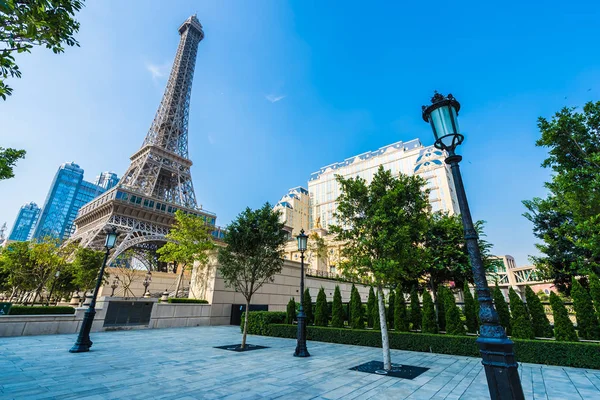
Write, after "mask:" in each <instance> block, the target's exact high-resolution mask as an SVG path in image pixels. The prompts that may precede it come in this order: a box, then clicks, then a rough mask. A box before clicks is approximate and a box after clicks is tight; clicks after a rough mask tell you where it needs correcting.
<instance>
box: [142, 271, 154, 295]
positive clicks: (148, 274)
mask: <svg viewBox="0 0 600 400" xmlns="http://www.w3.org/2000/svg"><path fill="white" fill-rule="evenodd" d="M150 282H152V272H150V271H148V272H146V277H145V278H144V283H143V285H144V297H146V298H148V297H150V292H148V286H150Z"/></svg>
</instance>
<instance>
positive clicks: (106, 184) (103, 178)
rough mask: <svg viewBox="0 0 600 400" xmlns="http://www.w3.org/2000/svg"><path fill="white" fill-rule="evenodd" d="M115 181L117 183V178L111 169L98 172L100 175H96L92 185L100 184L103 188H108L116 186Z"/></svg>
mask: <svg viewBox="0 0 600 400" xmlns="http://www.w3.org/2000/svg"><path fill="white" fill-rule="evenodd" d="M117 183H119V178H118V177H117V174H115V173H114V172H112V171H105V172H102V173H100V175H98V176H97V177H96V180H95V181H94V185H96V186H100V187H102V188H104V190H108V189H111V188H113V187H115V186H117Z"/></svg>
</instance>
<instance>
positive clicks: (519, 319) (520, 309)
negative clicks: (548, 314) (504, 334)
mask: <svg viewBox="0 0 600 400" xmlns="http://www.w3.org/2000/svg"><path fill="white" fill-rule="evenodd" d="M508 299H509V300H510V326H511V328H512V337H513V338H517V339H533V338H534V336H533V324H532V323H531V317H530V316H529V311H527V307H526V306H525V303H523V300H521V297H519V295H518V294H517V292H515V291H514V289H513V288H512V287H511V288H510V289H508Z"/></svg>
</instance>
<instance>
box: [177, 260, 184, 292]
mask: <svg viewBox="0 0 600 400" xmlns="http://www.w3.org/2000/svg"><path fill="white" fill-rule="evenodd" d="M183 267H184V266H183V265H182V266H181V267H180V270H179V276H178V277H177V288H176V289H175V297H176V298H177V296H179V286H180V285H181V280H182V279H183V270H184V268H183Z"/></svg>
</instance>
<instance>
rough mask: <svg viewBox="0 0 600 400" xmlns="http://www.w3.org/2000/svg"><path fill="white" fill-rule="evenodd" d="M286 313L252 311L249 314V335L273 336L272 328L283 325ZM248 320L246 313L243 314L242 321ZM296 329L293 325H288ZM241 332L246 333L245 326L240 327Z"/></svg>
mask: <svg viewBox="0 0 600 400" xmlns="http://www.w3.org/2000/svg"><path fill="white" fill-rule="evenodd" d="M286 317H287V316H286V313H285V312H283V311H250V314H248V334H249V335H264V336H269V335H271V327H272V326H274V324H283V323H285V320H286ZM245 318H246V312H243V313H242V321H244V319H245ZM286 326H289V327H291V328H294V329H296V327H295V326H293V325H286ZM240 330H241V332H242V333H243V332H244V324H241V325H240Z"/></svg>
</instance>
